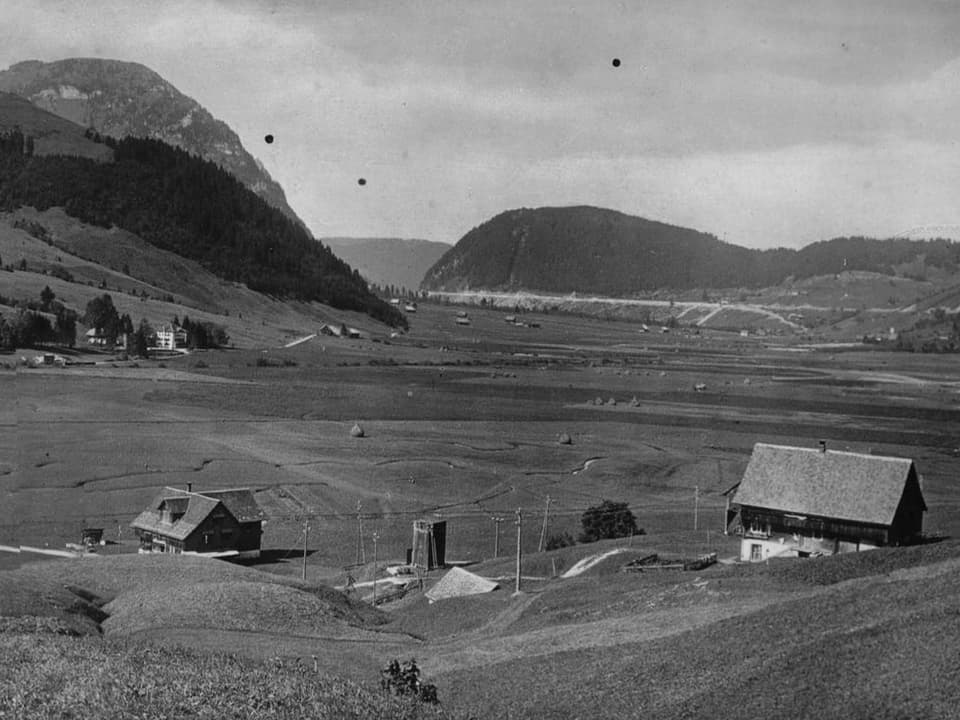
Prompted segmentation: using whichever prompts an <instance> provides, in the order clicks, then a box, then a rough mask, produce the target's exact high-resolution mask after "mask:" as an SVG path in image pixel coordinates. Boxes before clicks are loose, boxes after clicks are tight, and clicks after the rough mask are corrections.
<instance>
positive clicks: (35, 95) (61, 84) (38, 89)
mask: <svg viewBox="0 0 960 720" xmlns="http://www.w3.org/2000/svg"><path fill="white" fill-rule="evenodd" d="M0 91H3V92H9V93H15V94H16V95H20V96H21V97H24V98H27V99H28V100H30V102H32V103H33V104H34V105H36V106H37V107H39V108H42V109H44V110H48V111H49V112H51V113H53V114H55V115H59V116H60V117H62V118H65V119H67V120H70V121H71V122H73V123H76V124H78V125H80V126H82V127H83V128H94V129H95V130H96V131H97V132H99V133H100V134H102V135H109V136H111V137H114V138H118V139H119V138H123V137H140V138H154V139H158V140H163V141H164V142H165V143H167V144H168V145H173V146H174V147H178V148H182V149H183V150H186V151H187V152H189V153H192V154H195V155H199V156H200V157H202V158H204V159H206V160H210V161H212V162H214V163H216V164H217V165H219V166H220V167H222V168H224V169H225V170H227V171H228V172H229V173H231V174H232V175H234V176H235V177H236V178H238V179H239V180H240V182H242V183H243V184H244V185H246V186H247V187H249V188H250V189H251V190H253V191H254V192H255V193H257V195H259V196H260V197H262V198H263V199H264V200H266V201H267V202H268V203H270V204H271V205H272V206H273V207H275V208H277V209H279V210H281V211H282V212H283V213H284V214H286V215H287V216H288V217H290V218H292V219H293V220H296V221H297V222H300V223H301V224H302V222H301V221H300V219H299V218H298V217H297V215H296V213H294V211H293V210H292V209H291V208H290V206H289V205H288V204H287V200H286V197H285V195H284V193H283V189H282V188H281V187H280V185H278V184H277V183H276V181H274V180H273V179H272V178H271V177H270V175H269V174H268V173H267V171H266V170H265V169H264V168H263V166H262V165H261V164H260V163H259V162H258V161H257V160H256V159H255V158H254V157H253V156H252V155H250V153H248V152H247V151H246V150H245V149H244V147H243V145H242V144H241V143H240V138H238V137H237V134H236V133H235V132H234V131H233V130H231V129H230V127H229V126H228V125H227V124H226V123H224V122H222V121H221V120H218V119H216V118H215V117H213V115H211V114H210V113H209V112H208V111H207V110H205V109H204V108H203V107H201V105H200V104H199V103H198V102H197V101H196V100H193V99H192V98H189V97H187V96H186V95H184V94H183V93H181V92H180V91H179V90H177V89H176V88H175V87H174V86H173V85H171V84H170V83H168V82H167V81H166V80H164V79H163V78H162V77H160V75H158V74H157V73H155V72H154V71H153V70H150V69H149V68H147V67H144V66H143V65H139V64H137V63H130V62H121V61H118V60H102V59H97V58H72V59H69V60H58V61H56V62H49V63H45V62H40V61H37V60H29V61H26V62H20V63H17V64H15V65H12V66H10V68H8V69H7V70H4V71H0Z"/></svg>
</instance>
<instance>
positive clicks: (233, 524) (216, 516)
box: [183, 506, 241, 553]
mask: <svg viewBox="0 0 960 720" xmlns="http://www.w3.org/2000/svg"><path fill="white" fill-rule="evenodd" d="M240 538H241V532H240V523H238V522H237V521H236V519H235V518H234V517H233V516H232V515H231V514H230V513H228V512H227V511H226V510H224V509H223V507H222V506H218V507H217V508H216V509H215V510H214V511H213V512H212V513H210V515H208V516H207V518H206V519H205V520H204V521H203V522H202V523H200V524H199V525H198V526H197V528H196V530H194V531H193V532H192V533H190V534H189V535H188V536H187V539H186V540H185V541H184V548H183V549H184V550H186V551H187V552H198V553H208V552H222V551H224V550H236V549H237V546H238V544H239V543H240Z"/></svg>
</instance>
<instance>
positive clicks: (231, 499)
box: [130, 487, 263, 540]
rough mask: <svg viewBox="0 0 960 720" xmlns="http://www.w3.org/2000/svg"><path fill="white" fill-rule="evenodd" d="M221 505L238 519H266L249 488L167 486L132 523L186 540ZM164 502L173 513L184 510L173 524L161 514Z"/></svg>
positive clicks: (158, 533)
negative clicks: (204, 489)
mask: <svg viewBox="0 0 960 720" xmlns="http://www.w3.org/2000/svg"><path fill="white" fill-rule="evenodd" d="M221 504H222V505H223V507H224V508H226V510H227V512H229V513H230V514H231V515H233V516H234V517H235V518H236V519H237V520H238V521H239V522H251V521H256V520H262V519H263V512H262V511H261V510H260V507H259V506H258V505H257V502H256V500H254V498H253V492H251V491H250V490H246V489H243V490H217V491H210V492H204V493H197V492H188V491H187V490H180V489H178V488H172V487H165V488H164V489H163V490H162V491H160V493H159V494H158V495H157V497H156V498H154V501H153V502H152V503H151V504H150V507H149V508H147V509H146V510H144V511H143V512H142V513H140V514H139V515H138V516H137V517H136V519H134V521H133V522H132V523H130V526H131V527H134V528H139V529H140V530H146V531H148V532H152V533H155V534H157V535H163V536H165V537H169V538H173V539H175V540H185V539H186V538H187V537H189V536H190V533H192V532H193V531H194V530H196V529H197V528H198V527H199V526H200V524H201V523H203V521H204V520H206V519H207V517H209V515H210V513H212V512H213V510H214V508H216V507H217V506H218V505H221ZM164 505H166V506H167V508H168V509H170V510H172V511H173V512H183V515H182V516H181V517H180V518H178V519H177V520H175V521H174V522H172V523H171V522H166V521H165V520H163V516H162V514H161V508H163V507H164Z"/></svg>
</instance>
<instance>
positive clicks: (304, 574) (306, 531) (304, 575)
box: [300, 518, 310, 580]
mask: <svg viewBox="0 0 960 720" xmlns="http://www.w3.org/2000/svg"><path fill="white" fill-rule="evenodd" d="M309 534H310V520H309V519H308V518H304V519H303V570H302V571H301V573H300V577H301V578H302V579H304V580H306V579H307V536H308V535H309Z"/></svg>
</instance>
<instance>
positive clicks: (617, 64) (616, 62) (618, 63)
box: [613, 58, 620, 67]
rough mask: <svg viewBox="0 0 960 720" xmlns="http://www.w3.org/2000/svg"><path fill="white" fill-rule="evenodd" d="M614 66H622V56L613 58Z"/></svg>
mask: <svg viewBox="0 0 960 720" xmlns="http://www.w3.org/2000/svg"><path fill="white" fill-rule="evenodd" d="M613 66H614V67H620V58H614V59H613Z"/></svg>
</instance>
